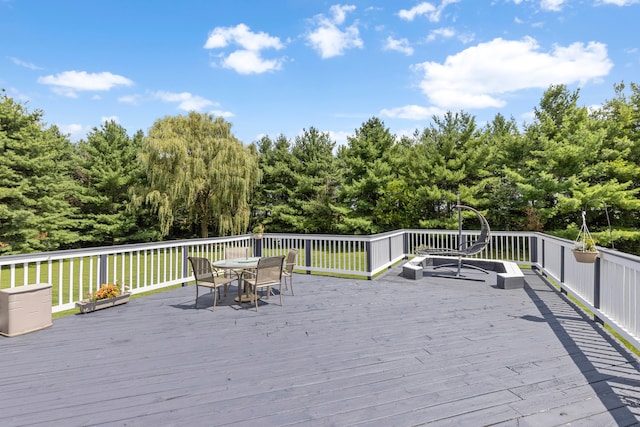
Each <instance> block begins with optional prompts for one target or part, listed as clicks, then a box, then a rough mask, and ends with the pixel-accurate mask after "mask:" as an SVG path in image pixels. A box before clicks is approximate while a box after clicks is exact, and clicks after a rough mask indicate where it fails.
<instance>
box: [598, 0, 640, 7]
mask: <svg viewBox="0 0 640 427" xmlns="http://www.w3.org/2000/svg"><path fill="white" fill-rule="evenodd" d="M636 3H640V0H600V1H599V2H598V4H613V5H615V6H631V5H632V4H636Z"/></svg>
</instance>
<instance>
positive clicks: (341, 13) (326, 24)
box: [307, 5, 364, 59]
mask: <svg viewBox="0 0 640 427" xmlns="http://www.w3.org/2000/svg"><path fill="white" fill-rule="evenodd" d="M354 10H355V6H335V5H334V6H332V7H331V14H332V15H333V19H329V18H327V17H325V16H324V15H318V16H316V18H315V19H316V21H317V27H316V28H315V29H314V30H313V31H311V32H309V33H308V34H307V40H308V41H309V44H310V45H311V46H312V47H313V48H314V49H315V50H317V51H318V52H319V53H320V57H322V58H323V59H326V58H331V57H334V56H339V55H344V52H345V51H346V50H347V49H351V48H356V47H357V48H362V46H363V45H364V44H363V42H362V39H361V38H360V32H359V30H358V25H357V22H356V23H354V24H352V25H350V26H349V27H347V28H345V29H344V30H341V29H340V28H339V26H340V25H342V24H343V23H344V21H345V19H346V13H347V12H352V11H354Z"/></svg>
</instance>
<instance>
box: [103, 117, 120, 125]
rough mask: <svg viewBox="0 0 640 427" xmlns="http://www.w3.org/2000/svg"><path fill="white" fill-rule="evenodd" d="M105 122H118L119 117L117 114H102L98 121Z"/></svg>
mask: <svg viewBox="0 0 640 427" xmlns="http://www.w3.org/2000/svg"><path fill="white" fill-rule="evenodd" d="M106 122H114V123H120V118H119V117H118V116H102V117H100V123H106Z"/></svg>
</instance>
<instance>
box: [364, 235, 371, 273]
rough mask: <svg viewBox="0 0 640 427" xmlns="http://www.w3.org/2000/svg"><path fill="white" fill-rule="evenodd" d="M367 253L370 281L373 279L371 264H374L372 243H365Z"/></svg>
mask: <svg viewBox="0 0 640 427" xmlns="http://www.w3.org/2000/svg"><path fill="white" fill-rule="evenodd" d="M364 246H365V251H366V253H367V278H368V279H369V280H371V279H373V278H372V277H371V263H372V259H371V241H368V242H365V245H364Z"/></svg>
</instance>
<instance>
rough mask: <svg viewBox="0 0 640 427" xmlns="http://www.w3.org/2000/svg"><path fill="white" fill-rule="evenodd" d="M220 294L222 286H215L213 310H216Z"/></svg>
mask: <svg viewBox="0 0 640 427" xmlns="http://www.w3.org/2000/svg"><path fill="white" fill-rule="evenodd" d="M218 295H220V288H213V308H212V309H211V311H216V301H217V299H218Z"/></svg>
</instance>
